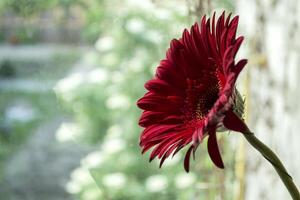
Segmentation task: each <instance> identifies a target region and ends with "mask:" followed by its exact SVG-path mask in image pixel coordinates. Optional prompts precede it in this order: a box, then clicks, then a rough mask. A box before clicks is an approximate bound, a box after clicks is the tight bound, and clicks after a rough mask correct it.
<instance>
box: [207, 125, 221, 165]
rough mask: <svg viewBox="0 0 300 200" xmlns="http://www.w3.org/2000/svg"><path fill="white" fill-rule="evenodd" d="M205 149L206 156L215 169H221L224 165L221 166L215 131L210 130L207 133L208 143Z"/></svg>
mask: <svg viewBox="0 0 300 200" xmlns="http://www.w3.org/2000/svg"><path fill="white" fill-rule="evenodd" d="M207 149H208V154H209V156H210V158H211V160H212V161H213V163H214V164H215V165H216V166H217V167H219V168H221V169H223V168H224V164H223V161H222V157H221V154H220V151H219V147H218V142H217V137H216V131H215V130H212V131H210V132H209V137H208V141H207Z"/></svg>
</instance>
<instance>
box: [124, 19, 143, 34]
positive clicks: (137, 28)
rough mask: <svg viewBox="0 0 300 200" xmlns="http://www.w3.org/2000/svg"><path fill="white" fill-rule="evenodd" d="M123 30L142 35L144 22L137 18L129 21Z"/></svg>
mask: <svg viewBox="0 0 300 200" xmlns="http://www.w3.org/2000/svg"><path fill="white" fill-rule="evenodd" d="M125 28H126V30H127V31H128V32H130V33H132V34H142V33H143V32H145V31H146V27H145V22H144V20H142V19H141V18H137V17H134V18H131V19H129V20H128V22H127V23H126V25H125Z"/></svg>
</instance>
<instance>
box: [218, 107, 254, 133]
mask: <svg viewBox="0 0 300 200" xmlns="http://www.w3.org/2000/svg"><path fill="white" fill-rule="evenodd" d="M223 124H224V126H225V127H226V128H227V129H229V130H233V131H238V132H241V133H248V132H249V129H248V127H247V125H246V124H245V122H244V121H243V120H241V119H240V118H239V117H238V116H237V115H236V114H235V113H234V112H233V111H232V110H229V111H228V112H227V113H226V115H225V118H224V120H223Z"/></svg>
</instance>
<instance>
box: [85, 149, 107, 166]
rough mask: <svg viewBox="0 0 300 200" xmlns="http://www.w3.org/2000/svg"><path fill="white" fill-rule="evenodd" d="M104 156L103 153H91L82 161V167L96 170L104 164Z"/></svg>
mask: <svg viewBox="0 0 300 200" xmlns="http://www.w3.org/2000/svg"><path fill="white" fill-rule="evenodd" d="M103 157H104V155H103V153H102V152H101V151H94V152H91V153H89V154H88V155H87V156H86V157H85V158H83V159H82V160H81V165H82V166H84V167H87V168H96V167H99V166H100V164H102V163H103V160H104V158H103Z"/></svg>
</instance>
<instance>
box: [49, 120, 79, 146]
mask: <svg viewBox="0 0 300 200" xmlns="http://www.w3.org/2000/svg"><path fill="white" fill-rule="evenodd" d="M80 134H81V131H80V127H79V126H78V125H77V124H76V123H73V122H64V123H62V124H61V125H60V127H59V128H58V129H57V131H56V133H55V138H56V140H57V141H59V142H68V141H74V140H75V139H76V138H77V137H78V136H79V135H80Z"/></svg>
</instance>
